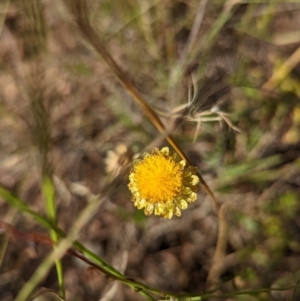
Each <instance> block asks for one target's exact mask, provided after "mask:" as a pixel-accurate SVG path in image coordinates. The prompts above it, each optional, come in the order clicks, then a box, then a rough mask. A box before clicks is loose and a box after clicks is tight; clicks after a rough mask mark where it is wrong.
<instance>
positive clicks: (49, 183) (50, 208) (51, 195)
mask: <svg viewBox="0 0 300 301" xmlns="http://www.w3.org/2000/svg"><path fill="white" fill-rule="evenodd" d="M42 191H43V196H44V199H45V204H46V212H47V215H48V218H49V219H50V220H51V221H52V222H53V224H55V225H56V224H57V215H56V204H55V188H54V184H53V180H52V179H50V177H48V176H44V177H43V180H42ZM49 233H50V237H51V239H52V241H53V242H54V244H55V245H57V244H58V241H59V235H58V234H57V232H56V231H54V230H53V229H50V231H49ZM54 248H56V247H55V246H54ZM55 266H56V272H57V278H58V284H59V287H60V293H61V296H62V298H63V299H65V285H64V273H63V266H62V262H61V261H60V260H57V261H56V262H55Z"/></svg>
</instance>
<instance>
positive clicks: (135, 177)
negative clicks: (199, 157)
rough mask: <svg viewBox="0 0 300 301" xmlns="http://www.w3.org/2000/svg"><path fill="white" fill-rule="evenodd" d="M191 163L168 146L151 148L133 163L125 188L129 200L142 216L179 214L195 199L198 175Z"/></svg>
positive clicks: (168, 216) (170, 216) (169, 216)
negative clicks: (141, 211)
mask: <svg viewBox="0 0 300 301" xmlns="http://www.w3.org/2000/svg"><path fill="white" fill-rule="evenodd" d="M196 173H197V170H196V168H195V167H193V166H186V161H185V160H182V159H181V158H180V157H179V156H178V154H177V153H174V152H173V153H171V152H170V151H169V148H168V147H164V148H162V149H161V150H159V149H157V148H156V149H154V151H153V152H152V154H149V153H145V154H143V157H142V159H139V160H135V161H134V162H133V168H132V170H131V172H130V175H129V181H130V182H129V184H128V187H129V189H130V191H131V193H132V201H133V203H134V205H135V206H136V207H137V208H138V209H142V208H144V212H145V214H146V215H151V214H152V213H154V214H155V215H159V216H163V217H166V218H172V216H173V215H174V214H175V215H177V216H180V215H181V210H182V209H186V208H187V206H188V203H191V202H194V201H195V200H196V199H197V189H198V183H199V178H198V176H197V175H196Z"/></svg>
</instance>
